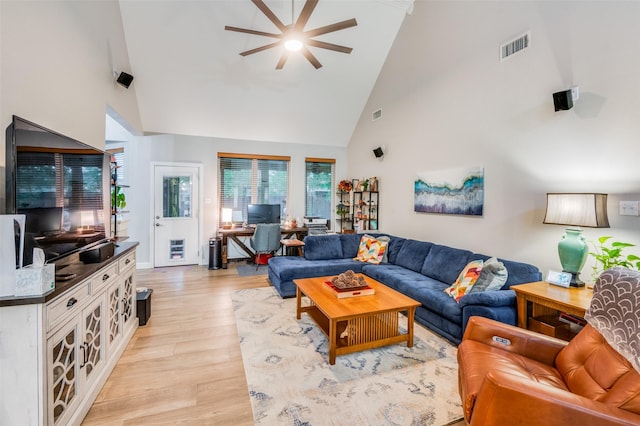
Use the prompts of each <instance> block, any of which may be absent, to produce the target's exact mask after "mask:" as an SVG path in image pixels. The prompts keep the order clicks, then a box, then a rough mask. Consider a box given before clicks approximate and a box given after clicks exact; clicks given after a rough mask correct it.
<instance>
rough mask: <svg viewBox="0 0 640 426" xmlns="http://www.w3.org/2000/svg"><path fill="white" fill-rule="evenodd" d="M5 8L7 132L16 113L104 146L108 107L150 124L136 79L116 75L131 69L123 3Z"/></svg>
mask: <svg viewBox="0 0 640 426" xmlns="http://www.w3.org/2000/svg"><path fill="white" fill-rule="evenodd" d="M0 10H1V14H0V15H1V18H0V19H1V26H0V36H1V40H2V45H1V47H2V62H1V70H0V75H1V76H2V80H1V81H0V89H1V91H0V92H1V93H2V96H1V98H0V126H2V129H4V128H6V127H7V126H8V125H9V124H10V123H11V116H12V115H14V114H15V115H18V116H21V117H23V118H25V119H27V120H30V121H33V122H35V123H37V124H40V125H42V126H45V127H47V128H50V129H52V130H55V131H57V132H59V133H62V134H64V135H67V136H70V137H72V138H74V139H77V140H79V141H81V142H84V143H87V144H90V145H93V146H95V147H98V148H103V147H104V141H105V134H104V132H105V112H106V111H107V106H110V107H111V108H113V110H115V111H117V112H118V114H119V115H120V116H122V117H123V118H124V119H125V120H126V121H127V122H128V123H129V124H130V125H131V126H133V127H134V128H137V129H141V128H142V126H141V123H140V116H139V113H138V106H137V101H136V97H135V83H134V84H133V85H132V86H131V87H130V88H129V89H128V90H127V89H124V88H123V87H121V86H119V85H117V84H116V83H115V79H114V77H113V74H112V72H113V70H114V69H117V70H120V71H125V70H126V71H128V72H131V70H130V66H129V58H128V53H127V47H126V43H125V40H124V32H123V29H122V22H121V19H120V9H119V5H118V2H116V1H91V2H83V1H55V2H52V1H12V0H3V1H2V2H0ZM0 138H1V139H0V140H1V141H2V145H1V146H2V149H0V160H1V161H0V164H2V165H4V155H5V152H4V139H5V135H4V132H2V136H0ZM2 190H3V191H4V185H2Z"/></svg>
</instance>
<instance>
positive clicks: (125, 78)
mask: <svg viewBox="0 0 640 426" xmlns="http://www.w3.org/2000/svg"><path fill="white" fill-rule="evenodd" d="M116 81H117V82H118V84H121V85H123V86H124V87H125V88H126V89H128V88H129V86H131V82H132V81H133V76H132V75H131V74H127V73H126V72H121V73H120V75H119V76H118V79H117V80H116Z"/></svg>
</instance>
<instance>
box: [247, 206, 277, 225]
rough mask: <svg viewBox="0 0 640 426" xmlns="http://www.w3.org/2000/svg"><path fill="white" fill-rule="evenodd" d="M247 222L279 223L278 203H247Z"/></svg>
mask: <svg viewBox="0 0 640 426" xmlns="http://www.w3.org/2000/svg"><path fill="white" fill-rule="evenodd" d="M247 223H248V224H249V225H255V224H258V223H280V204H248V205H247Z"/></svg>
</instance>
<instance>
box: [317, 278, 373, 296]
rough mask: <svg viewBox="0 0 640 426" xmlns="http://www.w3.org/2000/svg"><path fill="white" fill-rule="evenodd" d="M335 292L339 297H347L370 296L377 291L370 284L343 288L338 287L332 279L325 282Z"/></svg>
mask: <svg viewBox="0 0 640 426" xmlns="http://www.w3.org/2000/svg"><path fill="white" fill-rule="evenodd" d="M324 283H325V284H326V285H327V286H329V288H330V289H331V290H333V293H334V294H335V295H336V297H337V298H338V299H346V298H347V297H358V296H369V295H372V294H375V293H376V290H375V289H373V288H371V287H369V286H368V285H365V286H362V287H351V288H345V289H341V288H338V287H336V286H335V285H334V284H333V283H332V282H331V281H325V282H324Z"/></svg>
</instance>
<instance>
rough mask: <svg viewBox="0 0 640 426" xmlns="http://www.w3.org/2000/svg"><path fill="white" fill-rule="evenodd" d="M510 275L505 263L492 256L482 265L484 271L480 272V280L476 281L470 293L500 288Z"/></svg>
mask: <svg viewBox="0 0 640 426" xmlns="http://www.w3.org/2000/svg"><path fill="white" fill-rule="evenodd" d="M508 277H509V272H508V271H507V268H506V267H505V266H504V263H502V262H500V261H499V260H498V259H496V258H495V257H492V258H490V259H488V260H486V261H485V262H484V264H483V265H482V272H480V276H479V277H478V281H476V283H475V284H474V285H473V287H471V290H469V293H474V292H477V291H493V290H500V289H501V288H502V286H503V285H504V284H505V283H506V282H507V278H508Z"/></svg>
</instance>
